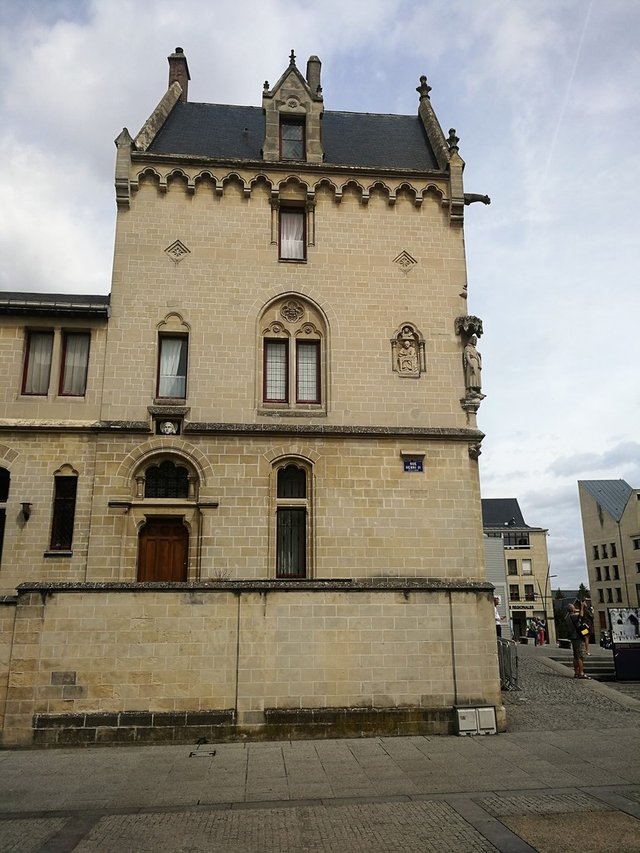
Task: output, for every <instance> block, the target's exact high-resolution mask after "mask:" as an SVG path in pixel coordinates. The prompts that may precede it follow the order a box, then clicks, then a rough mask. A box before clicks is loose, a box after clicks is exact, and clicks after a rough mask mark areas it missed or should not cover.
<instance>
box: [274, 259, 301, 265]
mask: <svg viewBox="0 0 640 853" xmlns="http://www.w3.org/2000/svg"><path fill="white" fill-rule="evenodd" d="M278 263H279V264H306V263H307V259H306V258H278Z"/></svg>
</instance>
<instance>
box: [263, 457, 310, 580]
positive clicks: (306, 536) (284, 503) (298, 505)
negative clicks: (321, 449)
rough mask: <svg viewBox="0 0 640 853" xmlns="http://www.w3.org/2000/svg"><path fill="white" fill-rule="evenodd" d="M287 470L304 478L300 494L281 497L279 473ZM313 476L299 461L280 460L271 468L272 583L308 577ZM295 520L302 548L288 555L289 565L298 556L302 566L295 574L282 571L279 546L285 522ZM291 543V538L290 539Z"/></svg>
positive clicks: (302, 462)
mask: <svg viewBox="0 0 640 853" xmlns="http://www.w3.org/2000/svg"><path fill="white" fill-rule="evenodd" d="M290 468H295V469H296V470H297V471H298V472H301V473H302V475H303V476H304V480H303V483H302V486H303V488H302V492H301V493H300V494H295V489H294V494H293V495H291V494H283V493H282V491H281V488H280V486H281V474H282V473H283V472H285V471H287V470H288V469H290ZM312 488H313V473H312V470H311V467H310V466H309V464H308V463H307V462H306V461H303V460H301V459H299V458H286V459H282V460H280V461H279V462H278V463H277V464H276V465H274V467H273V469H272V498H273V518H274V521H273V552H272V559H273V574H274V577H275V578H276V580H294V581H297V580H305V579H308V578H310V577H311V576H312V566H313V543H312V530H313V523H312V512H313V500H312ZM295 517H298V518H302V525H301V528H302V537H303V540H304V542H303V547H302V549H301V548H300V542H299V538H298V547H297V549H296V550H295V553H294V552H293V551H292V552H291V553H290V554H289V562H290V563H294V562H296V560H295V557H296V555H297V556H300V554H302V561H303V565H302V566H298V567H297V571H295V572H291V571H286V570H283V568H282V566H283V563H282V562H281V561H282V556H283V554H282V551H281V543H282V540H283V525H284V524H286V522H287V521H289V520H291V519H293V518H295ZM290 542H291V543H293V542H294V537H293V536H291V537H290Z"/></svg>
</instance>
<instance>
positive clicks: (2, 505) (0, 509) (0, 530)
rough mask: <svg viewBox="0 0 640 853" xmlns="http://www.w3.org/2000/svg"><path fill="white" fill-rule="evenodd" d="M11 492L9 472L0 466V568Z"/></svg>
mask: <svg viewBox="0 0 640 853" xmlns="http://www.w3.org/2000/svg"><path fill="white" fill-rule="evenodd" d="M10 490H11V471H9V469H8V468H4V467H3V466H0V566H1V565H2V549H3V546H4V534H5V528H6V521H7V503H8V501H9V491H10Z"/></svg>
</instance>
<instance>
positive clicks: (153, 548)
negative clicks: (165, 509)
mask: <svg viewBox="0 0 640 853" xmlns="http://www.w3.org/2000/svg"><path fill="white" fill-rule="evenodd" d="M188 554H189V531H188V530H187V528H186V527H185V526H184V524H183V522H182V519H181V518H148V519H147V523H146V524H145V526H144V527H143V528H142V530H141V531H140V537H139V541H138V580H139V581H186V579H187V559H188Z"/></svg>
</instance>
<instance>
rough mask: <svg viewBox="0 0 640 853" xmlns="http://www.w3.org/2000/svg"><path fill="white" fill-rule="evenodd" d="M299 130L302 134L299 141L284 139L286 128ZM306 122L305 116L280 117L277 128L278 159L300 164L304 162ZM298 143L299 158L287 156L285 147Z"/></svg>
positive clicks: (305, 154)
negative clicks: (299, 145)
mask: <svg viewBox="0 0 640 853" xmlns="http://www.w3.org/2000/svg"><path fill="white" fill-rule="evenodd" d="M294 127H295V128H301V130H302V133H301V134H300V139H299V140H298V139H285V134H284V132H283V131H284V130H285V129H287V128H294ZM306 137H307V121H306V116H298V115H280V124H279V128H278V142H279V149H280V159H281V160H286V161H287V162H293V163H300V162H304V161H306V159H307V139H306ZM294 142H295V143H298V142H299V143H300V144H301V149H302V150H301V152H300V154H301V156H300V157H292V156H288V155H287V153H286V147H287V144H288V143H294Z"/></svg>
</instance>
